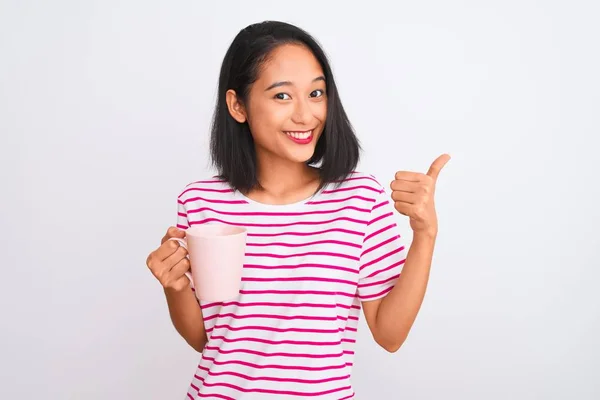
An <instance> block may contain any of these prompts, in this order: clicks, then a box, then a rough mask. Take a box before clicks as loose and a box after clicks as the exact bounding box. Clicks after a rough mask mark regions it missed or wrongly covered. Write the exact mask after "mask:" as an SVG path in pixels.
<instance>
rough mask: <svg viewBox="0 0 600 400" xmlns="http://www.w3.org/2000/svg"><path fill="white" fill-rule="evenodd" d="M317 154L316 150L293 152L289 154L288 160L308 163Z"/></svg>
mask: <svg viewBox="0 0 600 400" xmlns="http://www.w3.org/2000/svg"><path fill="white" fill-rule="evenodd" d="M313 154H315V149H314V148H311V149H310V150H309V149H306V150H305V151H293V152H290V153H288V154H287V156H286V158H287V159H288V160H290V161H293V162H297V163H306V162H307V161H308V160H310V159H311V158H312V156H313Z"/></svg>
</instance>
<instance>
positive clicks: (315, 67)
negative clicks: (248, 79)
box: [258, 44, 323, 85]
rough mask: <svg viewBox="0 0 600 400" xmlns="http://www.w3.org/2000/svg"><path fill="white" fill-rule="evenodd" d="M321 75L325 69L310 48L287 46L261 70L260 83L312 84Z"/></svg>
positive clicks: (273, 55) (270, 56) (275, 54)
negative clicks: (288, 82) (281, 81)
mask: <svg viewBox="0 0 600 400" xmlns="http://www.w3.org/2000/svg"><path fill="white" fill-rule="evenodd" d="M321 75H323V69H322V68H321V65H320V64H319V61H317V59H316V58H315V56H314V55H313V53H312V52H311V51H310V50H309V49H308V48H306V47H305V46H302V45H297V44H285V45H282V46H279V47H278V48H276V49H275V50H273V52H272V53H271V54H270V55H269V57H268V58H267V61H265V64H264V65H263V66H262V68H261V72H260V75H259V77H258V81H262V83H264V84H267V85H268V84H271V83H273V82H274V81H280V80H285V81H291V82H293V83H294V84H303V83H310V82H312V81H313V79H315V78H316V77H318V76H321Z"/></svg>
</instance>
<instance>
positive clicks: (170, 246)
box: [154, 240, 181, 262]
mask: <svg viewBox="0 0 600 400" xmlns="http://www.w3.org/2000/svg"><path fill="white" fill-rule="evenodd" d="M180 247H181V246H180V244H179V243H178V242H176V241H175V240H167V241H166V242H164V243H163V244H162V245H160V247H159V248H158V249H156V251H155V252H154V254H155V257H156V259H157V260H158V261H160V262H163V261H165V260H166V259H167V258H169V257H170V256H171V255H172V254H174V253H175V252H176V251H177V250H178V249H179V248H180Z"/></svg>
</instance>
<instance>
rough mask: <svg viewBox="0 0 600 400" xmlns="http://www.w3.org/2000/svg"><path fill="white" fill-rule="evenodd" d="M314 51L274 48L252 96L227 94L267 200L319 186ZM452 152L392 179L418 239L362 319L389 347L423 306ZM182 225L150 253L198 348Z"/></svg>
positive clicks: (174, 314)
mask: <svg viewBox="0 0 600 400" xmlns="http://www.w3.org/2000/svg"><path fill="white" fill-rule="evenodd" d="M322 77H323V71H322V69H321V66H320V65H319V63H318V61H317V60H316V59H315V57H314V56H313V54H312V53H311V52H310V51H309V50H308V49H306V48H305V47H303V46H299V45H283V46H280V47H278V48H277V49H276V50H274V51H273V52H272V54H271V57H269V59H268V61H267V62H266V63H265V64H264V65H263V66H262V69H261V71H260V75H259V77H258V79H257V81H256V82H255V83H254V84H253V85H252V87H251V89H250V93H249V97H248V99H247V102H246V103H244V102H242V101H241V99H240V98H239V97H238V96H237V94H236V93H235V91H233V90H230V91H228V92H227V94H226V101H227V106H228V108H229V112H230V114H231V116H232V117H233V118H234V119H235V120H237V121H238V122H240V123H243V122H247V123H248V124H249V126H250V130H251V132H252V136H253V138H254V141H255V145H256V155H257V163H258V177H259V182H260V184H261V186H262V188H261V189H257V190H253V191H251V192H250V193H246V195H247V196H248V197H250V198H252V199H253V200H255V201H258V202H261V203H266V204H287V203H294V202H297V201H301V200H303V199H306V198H307V197H309V196H311V195H312V194H314V192H315V191H316V189H317V188H318V186H319V178H318V174H317V172H316V170H314V169H313V168H311V167H309V166H307V165H306V164H305V162H306V161H307V160H309V159H310V158H311V156H312V154H313V152H314V149H315V145H316V143H317V140H318V138H319V137H320V135H321V134H322V132H323V128H324V124H325V120H326V117H327V97H326V96H327V95H326V83H325V81H324V79H323V78H322ZM310 129H312V130H313V135H314V139H313V141H312V143H310V144H308V145H298V144H296V143H294V142H293V141H292V140H290V139H289V138H288V137H287V136H286V134H285V132H287V131H306V130H310ZM449 160H450V156H449V155H447V154H444V155H441V156H440V157H438V158H437V159H436V160H435V161H434V162H433V163H432V164H431V167H430V168H429V170H428V171H427V172H426V173H419V172H411V171H399V172H397V173H396V175H395V177H394V178H395V179H394V180H393V181H392V183H391V185H390V187H391V189H392V195H391V196H392V199H393V201H394V205H395V208H396V210H397V211H398V212H399V213H401V214H402V215H405V216H407V217H408V218H409V219H410V226H411V229H412V230H413V233H414V234H413V242H412V244H411V246H410V249H409V251H408V254H407V260H406V262H405V264H404V267H403V271H402V274H401V276H400V278H399V280H398V283H397V284H396V286H395V287H394V289H392V290H391V291H390V292H389V293H388V294H387V295H386V296H385V297H383V298H382V299H378V300H374V301H367V302H363V311H364V314H365V319H366V321H367V324H368V326H369V329H370V330H371V333H372V335H373V337H374V339H375V341H376V342H377V343H378V344H379V345H380V346H381V347H383V348H384V349H386V350H387V351H390V352H395V351H397V350H398V349H399V348H400V346H401V345H402V344H403V343H404V341H405V340H406V338H407V336H408V333H409V331H410V329H411V327H412V325H413V323H414V321H415V319H416V316H417V314H418V312H419V309H420V307H421V304H422V301H423V298H424V295H425V291H426V288H427V282H428V280H429V272H430V268H431V261H432V257H433V251H434V247H435V241H436V237H437V233H438V222H437V215H436V210H435V204H434V196H435V186H436V183H437V179H438V176H439V174H440V171H441V170H442V168H443V167H444V166H445V165H446V163H447V162H448V161H449ZM184 236H185V232H183V231H181V230H179V229H177V228H174V227H171V228H169V230H168V231H167V234H166V235H165V237H164V238H163V240H162V244H161V246H160V247H159V248H158V249H156V250H155V251H153V252H152V253H151V254H150V255H149V256H148V260H147V265H148V267H149V268H150V270H151V272H152V273H153V274H154V276H155V277H156V278H157V279H158V281H159V282H160V283H161V285H162V286H163V288H164V292H165V295H166V298H167V303H168V305H169V312H170V315H171V319H172V321H173V324H174V326H175V328H176V329H177V331H178V332H179V333H180V334H181V336H183V338H184V339H185V340H186V341H187V342H188V343H189V344H190V345H191V346H192V347H193V348H194V349H196V350H197V351H202V348H203V347H204V345H205V344H206V341H207V339H206V332H205V331H204V324H203V320H202V314H201V312H200V308H199V307H198V304H197V302H196V300H195V296H194V294H193V292H192V291H191V290H190V289H189V280H188V278H187V277H186V276H185V275H184V274H185V272H186V271H187V270H189V262H188V261H187V258H186V256H187V253H186V251H185V249H183V248H181V247H180V246H179V244H178V243H177V242H174V241H170V240H168V239H169V238H171V237H178V238H182V237H184Z"/></svg>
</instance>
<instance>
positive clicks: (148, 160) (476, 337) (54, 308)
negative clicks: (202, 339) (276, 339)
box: [0, 0, 600, 400]
mask: <svg viewBox="0 0 600 400" xmlns="http://www.w3.org/2000/svg"><path fill="white" fill-rule="evenodd" d="M599 16H600V6H599V4H598V3H597V2H594V1H588V2H584V1H569V2H567V1H562V2H560V1H545V2H542V1H523V0H519V1H502V2H500V1H453V2H445V1H422V2H414V1H411V2H407V1H402V2H389V3H388V2H387V1H386V2H383V1H381V2H378V1H373V0H372V1H360V2H347V1H344V2H341V1H302V2H283V1H270V2H267V1H225V2H217V1H212V2H203V1H190V0H186V1H169V2H167V1H163V2H159V1H149V0H146V1H141V0H138V1H133V0H128V1H125V0H119V1H117V0H104V1H91V0H89V1H75V0H73V1H67V0H61V1H58V0H57V1H46V2H43V1H24V0H21V1H19V0H13V1H6V0H1V1H0V133H1V142H0V156H1V165H0V174H1V179H2V181H1V207H0V213H1V214H0V215H1V220H0V222H1V224H2V225H1V228H2V229H1V231H0V235H1V240H0V246H1V253H0V254H1V258H2V260H1V261H0V264H1V266H2V269H1V275H0V282H1V289H0V293H1V295H2V298H1V302H0V304H1V306H0V307H1V309H0V311H1V321H2V327H1V330H0V351H1V353H0V379H1V381H0V398H2V399H7V400H9V399H10V400H12V399H30V398H39V399H48V400H50V399H52V400H54V399H57V400H58V399H60V400H62V399H65V400H72V399H77V400H79V399H82V400H83V399H85V400H96V399H111V400H120V399H144V400H154V399H157V400H164V399H183V398H184V395H185V392H186V389H187V387H188V385H189V382H190V381H191V378H192V375H193V373H194V370H195V367H196V365H197V362H198V360H199V355H198V354H197V353H195V352H194V351H193V350H192V349H191V348H189V347H188V346H187V345H186V344H185V343H184V342H183V340H182V339H181V338H180V337H179V336H178V334H177V333H176V332H175V330H174V328H173V327H172V325H171V322H170V320H169V316H168V312H167V308H166V302H165V299H164V296H163V293H162V290H161V287H160V285H159V284H158V282H157V281H156V280H155V279H154V278H153V277H152V275H151V273H150V272H149V271H148V270H147V267H146V265H145V260H146V256H147V255H148V253H149V252H150V251H152V250H153V249H155V248H156V247H157V246H158V244H159V242H160V239H161V237H162V235H163V234H164V233H165V230H166V229H167V227H168V226H170V225H172V224H174V223H175V217H176V197H177V195H178V194H179V192H180V191H181V189H182V188H183V187H184V186H185V185H186V184H187V183H189V182H191V181H193V180H197V179H201V178H204V177H206V176H207V175H208V174H211V173H212V171H211V170H209V169H208V167H209V160H208V158H207V141H208V128H209V122H210V117H211V114H212V109H213V103H214V100H215V93H216V85H217V79H218V72H219V67H220V63H221V61H222V58H223V56H224V54H225V51H226V49H227V47H228V45H229V44H230V42H231V40H232V39H233V37H234V36H235V35H236V34H237V32H238V31H239V30H240V29H242V28H244V27H245V26H246V25H248V24H250V23H253V22H258V21H262V20H265V19H278V20H283V21H288V22H292V23H295V24H297V25H299V26H301V27H303V28H305V29H307V30H308V31H309V32H310V33H312V34H313V35H314V36H315V37H316V38H317V39H318V40H319V41H320V42H321V44H322V45H323V46H324V48H325V50H326V52H327V53H328V55H329V56H330V58H331V61H332V64H333V68H334V73H335V76H336V78H337V81H338V86H339V88H340V92H341V96H342V100H343V104H344V105H345V107H346V109H347V111H348V114H349V116H350V118H351V121H352V123H353V124H354V126H355V128H356V131H357V134H358V136H359V138H360V140H361V141H362V144H363V147H364V154H363V159H362V162H361V165H360V170H362V171H365V172H369V173H372V174H374V175H376V176H377V177H378V178H379V179H380V181H381V182H382V183H383V184H384V185H386V186H387V185H388V184H389V182H390V181H391V180H392V179H393V176H394V173H395V172H396V171H397V170H412V171H419V172H426V171H427V168H428V167H429V165H430V163H431V162H432V161H433V160H434V159H435V158H436V157H437V156H438V155H440V154H442V153H444V152H448V153H450V154H451V155H452V160H451V161H450V163H449V164H448V165H447V166H446V168H445V169H444V170H443V171H442V174H441V175H440V178H439V183H438V189H437V209H438V214H439V220H440V232H439V237H438V242H437V248H436V252H435V257H434V265H433V268H432V274H431V280H430V285H429V288H428V292H427V295H426V298H425V302H424V304H423V307H422V309H421V312H420V314H419V316H418V318H417V321H416V323H415V325H414V328H413V330H412V332H411V334H410V336H409V338H408V340H407V341H406V343H405V344H404V346H403V347H402V348H401V350H400V351H398V352H397V353H395V354H388V353H386V352H385V351H383V350H382V349H380V348H379V347H378V346H377V345H376V344H375V342H374V341H373V340H372V338H371V336H370V334H369V332H368V329H367V328H366V324H364V322H363V323H362V324H361V328H360V332H359V342H358V349H357V356H356V363H355V367H354V373H353V383H354V385H355V389H356V392H357V394H358V396H357V398H358V399H360V400H380V399H383V400H386V399H457V400H481V399H486V400H496V399H498V400H500V399H502V400H504V399H519V400H520V399H524V400H529V399H544V400H546V399H576V400H584V399H586V400H587V399H590V400H591V399H599V398H600V382H599V381H600V345H599V338H600V295H599V291H598V281H599V279H600V274H599V273H598V269H599V267H600V262H599V259H600V258H599V257H600V235H599V234H598V224H600V212H599V211H598V206H599V205H600V188H599V187H600V185H599V182H600V178H599V175H600V168H599V167H598V163H599V157H598V153H599V148H600V140H599V136H600V121H599V115H600V112H599V111H600V97H599V93H600V78H599V74H598V71H600V52H599V51H598V50H599V44H598V43H599V39H600V25H598V23H597V22H598V18H599ZM398 222H399V224H400V226H401V229H402V232H403V234H404V235H405V236H406V237H407V238H409V239H410V238H412V236H411V232H410V227H409V224H408V221H407V220H406V218H405V217H403V216H402V215H400V214H398Z"/></svg>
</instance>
